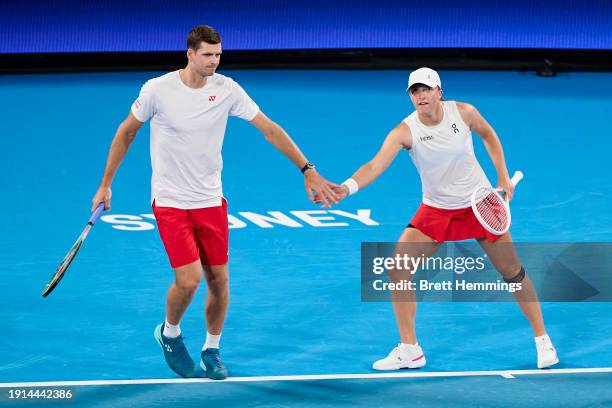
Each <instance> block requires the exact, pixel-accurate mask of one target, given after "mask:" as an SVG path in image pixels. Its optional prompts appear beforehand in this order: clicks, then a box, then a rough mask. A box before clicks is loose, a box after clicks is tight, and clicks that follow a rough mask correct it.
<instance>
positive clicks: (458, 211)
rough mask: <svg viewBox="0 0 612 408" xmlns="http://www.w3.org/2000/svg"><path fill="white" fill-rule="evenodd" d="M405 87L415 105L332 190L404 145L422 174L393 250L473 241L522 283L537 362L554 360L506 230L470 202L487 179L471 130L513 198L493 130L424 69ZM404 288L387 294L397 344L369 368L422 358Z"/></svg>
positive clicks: (372, 172) (363, 177)
mask: <svg viewBox="0 0 612 408" xmlns="http://www.w3.org/2000/svg"><path fill="white" fill-rule="evenodd" d="M407 91H408V93H409V95H410V99H411V101H412V103H413V105H414V108H415V109H416V111H415V112H413V113H412V114H411V115H410V116H408V117H407V118H406V119H404V120H403V121H402V122H400V124H399V125H397V126H396V127H395V129H393V130H392V131H391V132H390V133H389V134H388V136H387V138H386V139H385V142H384V143H383V145H382V147H381V148H380V150H379V151H378V153H377V154H376V156H375V157H374V158H373V159H372V160H371V161H369V162H368V163H366V164H365V165H363V166H362V167H361V168H359V170H357V172H356V173H355V174H353V176H352V177H351V178H349V179H348V180H346V181H345V182H344V183H342V185H340V186H339V187H337V192H338V194H339V195H340V197H341V198H344V197H346V196H348V195H351V194H355V193H356V192H357V191H358V190H359V189H362V188H364V187H366V186H367V185H368V184H370V183H372V182H373V181H374V180H375V179H376V178H377V177H378V176H380V175H381V174H382V173H383V171H384V170H385V169H386V168H387V167H388V166H389V164H390V163H391V162H392V161H393V159H394V158H395V156H396V155H397V153H398V152H399V151H400V150H402V149H407V150H408V151H409V154H410V157H411V158H412V160H413V162H414V164H415V166H416V168H417V170H418V172H419V175H420V177H421V182H422V185H423V202H422V204H421V206H420V208H419V209H418V211H417V212H416V214H415V215H414V217H413V219H412V220H411V221H410V224H409V225H408V227H407V228H406V229H405V230H404V232H403V233H402V235H401V237H400V239H399V243H398V247H397V248H398V249H396V251H401V253H402V254H407V255H409V256H411V255H412V256H414V257H418V256H420V255H421V254H424V255H425V256H431V255H432V254H433V253H434V252H435V251H436V249H437V248H438V246H439V245H440V244H441V243H442V242H444V241H457V240H465V239H476V240H478V243H479V244H480V246H481V247H482V248H483V249H484V251H485V252H486V253H487V256H488V257H489V258H490V259H491V262H492V263H493V265H494V266H495V268H496V269H497V270H498V271H499V273H500V274H501V275H502V277H503V278H504V280H505V281H506V282H508V283H511V282H515V283H518V282H521V284H522V288H523V289H522V290H519V291H516V292H514V295H515V298H516V300H517V302H518V304H519V306H520V308H521V310H522V311H523V313H524V314H525V317H526V318H527V319H528V320H529V323H530V324H531V327H532V329H533V332H534V335H535V343H536V350H537V354H538V362H537V365H538V368H545V367H550V366H552V365H554V364H557V363H558V362H559V359H558V357H557V353H556V351H555V348H554V347H553V345H552V342H551V341H550V338H549V337H548V335H547V334H546V330H545V328H544V322H543V319H542V312H541V310H540V304H539V302H538V300H537V295H536V293H535V290H534V288H533V285H532V283H531V281H530V279H529V277H527V276H526V275H525V270H524V268H523V267H522V265H521V262H520V260H519V259H518V257H517V255H516V252H515V250H514V245H512V238H511V236H510V233H506V234H504V235H502V236H496V235H493V234H491V233H489V232H488V231H486V230H485V229H484V228H483V227H482V226H481V225H480V223H479V222H478V221H477V219H476V217H475V215H474V213H473V211H472V209H471V207H470V197H471V194H472V192H473V191H474V190H476V189H477V188H478V187H480V186H483V185H490V183H489V181H488V180H487V177H486V176H485V174H484V171H483V170H482V168H481V167H480V164H479V163H478V161H477V160H476V157H475V155H474V147H473V144H472V131H474V132H476V133H477V134H478V135H479V136H480V137H481V138H482V140H483V142H484V144H485V146H486V149H487V151H488V153H489V156H490V157H491V160H492V161H493V164H494V165H495V169H496V170H497V178H498V187H499V188H502V189H504V191H505V192H506V194H508V198H509V199H511V198H512V194H513V192H514V186H513V185H512V183H511V181H510V178H509V176H508V170H507V168H506V162H505V160H504V153H503V150H502V146H501V143H500V141H499V138H498V137H497V134H496V133H495V131H494V130H493V128H492V127H491V126H490V125H489V124H488V123H487V121H486V120H485V119H484V118H483V117H482V116H481V115H480V113H479V112H478V110H476V108H475V107H474V106H472V105H469V104H467V103H462V102H455V101H446V100H443V99H442V84H441V81H440V77H439V75H438V73H437V72H436V71H434V70H432V69H430V68H419V69H417V70H416V71H414V72H412V73H411V74H410V77H409V79H408V89H407ZM401 243H412V244H414V245H404V246H402V245H399V244H401ZM411 252H413V253H412V254H411ZM403 272H404V273H406V271H405V270H404V271H403ZM404 277H405V276H404ZM391 279H392V280H395V281H397V280H399V279H400V277H398V276H397V272H396V271H391ZM411 295H412V296H411V297H410V298H409V300H408V301H406V297H404V298H403V299H401V301H400V299H399V297H398V295H397V294H393V295H392V300H393V309H394V312H395V317H396V320H397V325H398V328H399V333H400V344H399V345H398V346H397V347H395V348H394V349H393V351H391V353H390V354H389V355H388V356H387V357H385V358H383V359H381V360H378V361H376V362H375V363H374V365H373V368H374V369H376V370H397V369H400V368H419V367H423V366H424V365H425V362H426V360H425V355H424V354H423V350H422V349H421V347H420V346H419V344H418V342H417V338H416V334H415V329H414V319H415V312H416V304H415V302H414V293H412V294H411ZM404 296H405V295H404Z"/></svg>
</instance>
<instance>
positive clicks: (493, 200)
mask: <svg viewBox="0 0 612 408" xmlns="http://www.w3.org/2000/svg"><path fill="white" fill-rule="evenodd" d="M483 195H484V194H483ZM476 211H478V213H479V215H480V216H481V218H482V220H483V221H484V222H485V223H486V224H487V225H488V226H489V227H491V228H492V229H493V230H495V231H504V230H505V229H506V227H507V225H508V221H509V218H508V211H507V210H506V203H505V202H504V200H503V199H502V198H501V197H500V196H499V194H497V193H496V192H492V191H490V190H489V191H488V194H487V195H485V196H484V197H482V198H480V199H479V200H478V201H477V202H476Z"/></svg>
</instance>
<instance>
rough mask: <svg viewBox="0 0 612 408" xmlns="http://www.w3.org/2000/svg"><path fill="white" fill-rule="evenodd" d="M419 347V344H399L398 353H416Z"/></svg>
mask: <svg viewBox="0 0 612 408" xmlns="http://www.w3.org/2000/svg"><path fill="white" fill-rule="evenodd" d="M418 346H419V343H414V344H408V343H400V345H399V349H400V351H410V352H413V351H416V348H417V347H418Z"/></svg>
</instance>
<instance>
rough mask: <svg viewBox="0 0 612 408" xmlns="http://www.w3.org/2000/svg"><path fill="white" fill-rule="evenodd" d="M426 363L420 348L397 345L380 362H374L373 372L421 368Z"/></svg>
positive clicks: (413, 345)
mask: <svg viewBox="0 0 612 408" xmlns="http://www.w3.org/2000/svg"><path fill="white" fill-rule="evenodd" d="M426 362H427V361H426V360H425V354H423V350H422V349H421V346H419V345H418V343H417V344H402V343H400V344H398V345H397V347H395V348H394V349H393V350H391V353H389V355H388V356H387V357H385V358H383V359H382V360H378V361H376V362H375V363H374V364H373V365H372V368H373V369H375V370H399V369H400V368H419V367H423V366H424V365H425V363H426Z"/></svg>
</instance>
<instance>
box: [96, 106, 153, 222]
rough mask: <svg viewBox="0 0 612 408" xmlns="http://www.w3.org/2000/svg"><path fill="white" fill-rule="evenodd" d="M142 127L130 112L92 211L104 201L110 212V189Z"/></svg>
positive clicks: (119, 131)
mask: <svg viewBox="0 0 612 408" xmlns="http://www.w3.org/2000/svg"><path fill="white" fill-rule="evenodd" d="M141 126H142V122H140V121H139V120H138V119H136V118H135V117H134V115H133V114H132V112H130V113H129V114H128V116H127V118H126V119H125V120H124V121H123V122H122V123H121V125H119V128H118V129H117V133H115V137H114V138H113V142H112V143H111V146H110V150H109V152H108V158H107V159H106V167H105V169H104V175H103V176H102V181H101V182H100V187H98V191H96V194H95V195H94V197H93V199H92V207H91V211H94V210H95V208H96V207H97V206H98V204H99V203H100V202H102V201H104V209H105V210H110V206H111V195H112V192H111V188H110V187H111V184H112V182H113V178H114V177H115V173H117V169H118V168H119V165H120V164H121V162H122V161H123V158H124V157H125V155H126V153H127V151H128V149H129V147H130V144H132V141H133V140H134V138H135V137H136V133H138V130H139V129H140V127H141Z"/></svg>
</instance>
